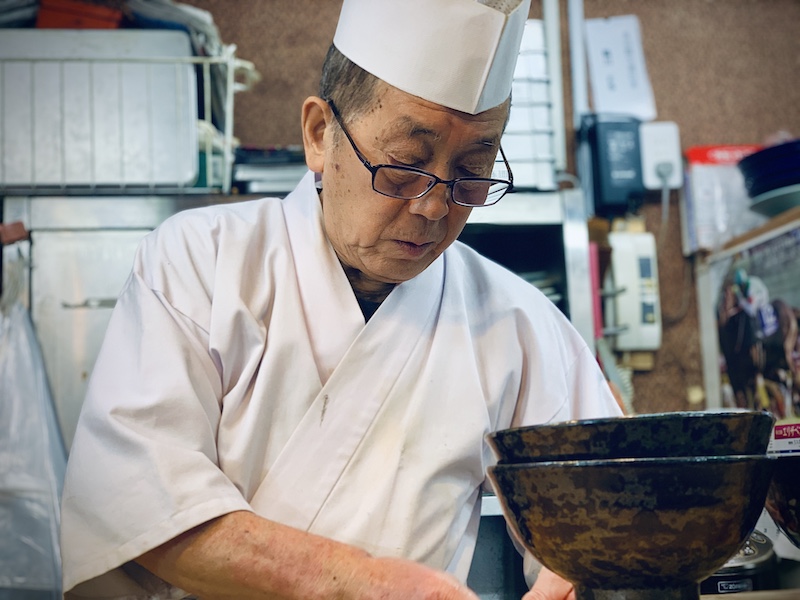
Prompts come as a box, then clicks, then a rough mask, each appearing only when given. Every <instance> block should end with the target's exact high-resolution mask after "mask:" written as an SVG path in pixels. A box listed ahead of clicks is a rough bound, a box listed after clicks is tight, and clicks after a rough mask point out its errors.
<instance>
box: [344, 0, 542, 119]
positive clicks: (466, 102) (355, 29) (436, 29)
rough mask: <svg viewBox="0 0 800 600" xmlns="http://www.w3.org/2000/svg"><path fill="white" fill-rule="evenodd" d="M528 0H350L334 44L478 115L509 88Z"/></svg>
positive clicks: (422, 93)
mask: <svg viewBox="0 0 800 600" xmlns="http://www.w3.org/2000/svg"><path fill="white" fill-rule="evenodd" d="M529 7H530V0H344V3H343V4H342V12H341V15H340V16H339V24H338V26H337V29H336V34H335V35H334V38H333V43H334V45H335V46H336V48H338V49H339V51H340V52H341V53H342V54H344V55H345V56H346V57H347V58H349V59H350V60H351V61H353V62H354V63H356V64H357V65H358V66H360V67H361V68H362V69H364V70H366V71H368V72H369V73H372V74H373V75H375V76H376V77H378V78H379V79H382V80H383V81H385V82H386V83H388V84H390V85H393V86H394V87H396V88H399V89H400V90H402V91H404V92H407V93H409V94H413V95H414V96H419V97H420V98H424V99H425V100H428V101H430V102H435V103H436V104H441V105H443V106H447V107H449V108H453V109H456V110H460V111H462V112H467V113H470V114H477V113H479V112H483V111H484V110H488V109H490V108H493V107H495V106H497V105H499V104H502V103H503V102H504V101H505V100H506V98H508V96H509V94H510V93H511V79H512V77H513V75H514V67H515V65H516V61H517V56H518V54H519V46H520V41H521V40H522V32H523V29H524V27H525V21H526V19H527V18H528V9H529Z"/></svg>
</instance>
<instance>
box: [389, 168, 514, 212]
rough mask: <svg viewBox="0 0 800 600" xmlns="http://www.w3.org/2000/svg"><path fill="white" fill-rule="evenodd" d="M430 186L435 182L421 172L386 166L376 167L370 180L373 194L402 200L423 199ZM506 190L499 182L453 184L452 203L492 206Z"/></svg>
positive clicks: (458, 182)
mask: <svg viewBox="0 0 800 600" xmlns="http://www.w3.org/2000/svg"><path fill="white" fill-rule="evenodd" d="M434 185H436V179H435V178H433V177H430V176H428V175H425V174H424V173H419V172H417V171H411V170H408V169H403V168H400V167H392V166H386V165H382V166H380V167H378V168H377V169H376V171H375V175H374V177H373V187H374V188H375V191H377V192H379V193H381V194H384V195H386V196H390V197H392V198H403V199H406V200H410V199H413V198H419V197H420V196H423V195H424V194H425V193H426V192H428V190H430V189H431V188H432V187H433V186H434ZM508 187H509V186H508V184H506V183H503V182H493V181H488V180H470V179H464V180H460V181H456V182H455V183H454V184H453V200H454V201H455V202H456V203H458V204H463V205H467V206H483V205H486V204H494V203H495V202H497V201H498V200H499V199H500V198H501V197H502V196H503V194H505V192H506V190H507V189H508Z"/></svg>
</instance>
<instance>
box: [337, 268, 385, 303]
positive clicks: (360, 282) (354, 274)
mask: <svg viewBox="0 0 800 600" xmlns="http://www.w3.org/2000/svg"><path fill="white" fill-rule="evenodd" d="M342 267H343V268H344V272H345V275H347V280H348V281H349V282H350V287H352V288H353V292H354V293H355V295H356V297H357V298H359V299H361V300H366V301H368V302H377V303H380V302H383V301H384V300H386V297H387V296H388V295H389V292H391V291H392V290H393V289H394V286H395V284H393V283H384V282H382V281H374V280H372V279H367V278H366V277H364V274H363V273H362V272H361V271H359V270H358V269H354V268H353V267H348V266H347V265H345V264H342Z"/></svg>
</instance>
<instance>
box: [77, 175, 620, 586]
mask: <svg viewBox="0 0 800 600" xmlns="http://www.w3.org/2000/svg"><path fill="white" fill-rule="evenodd" d="M610 414H619V409H618V407H617V404H616V403H615V401H614V398H613V396H612V395H611V393H610V390H609V388H608V386H607V384H606V381H605V379H604V377H603V375H602V373H601V370H600V369H599V367H598V365H597V363H596V361H595V358H594V356H593V354H592V352H591V351H590V349H589V348H588V347H587V345H586V344H585V343H584V341H583V339H582V338H581V337H580V335H579V334H578V333H577V332H576V331H575V329H573V327H572V326H571V325H570V323H569V321H568V320H567V319H566V318H565V317H564V315H563V314H562V313H561V312H560V311H559V310H558V309H557V308H556V307H555V306H554V305H553V304H552V303H551V302H550V301H549V300H548V299H547V298H546V297H545V296H544V295H543V294H542V293H541V292H540V291H538V290H537V289H536V288H534V287H533V286H532V285H530V284H528V283H527V282H525V281H523V280H522V279H520V278H518V277H517V276H516V275H514V274H512V273H511V272H510V271H508V270H506V269H504V268H502V267H500V266H498V265H497V264H495V263H493V262H491V261H489V260H487V259H486V258H484V257H482V256H480V255H479V254H478V253H476V252H475V251H474V250H472V249H470V248H469V247H467V246H465V245H464V244H462V243H460V242H456V243H454V244H453V245H452V246H451V247H450V248H449V249H447V250H446V251H445V252H444V253H443V254H442V256H440V257H439V258H438V259H437V260H436V261H434V262H433V264H431V266H430V267H429V268H428V269H426V270H425V271H424V272H423V273H421V274H420V275H419V276H417V277H415V278H414V279H412V280H410V281H407V282H404V283H401V284H399V285H397V286H396V287H395V289H394V290H393V291H392V292H391V294H390V295H389V297H388V298H387V299H386V300H385V301H384V302H383V304H382V305H381V306H380V307H379V308H378V310H377V312H376V313H375V314H374V316H373V317H372V318H370V319H369V321H368V322H366V323H365V320H364V316H363V315H362V312H361V310H360V309H359V305H358V303H357V301H356V298H355V296H354V294H353V291H352V289H351V287H350V285H349V283H348V280H347V277H346V276H345V273H344V271H343V269H342V267H341V265H340V263H339V261H338V260H337V257H336V254H335V253H334V251H333V249H332V247H331V245H330V244H329V242H328V240H327V239H326V236H325V234H324V232H323V227H322V211H321V207H320V201H319V197H318V193H317V190H316V188H315V185H314V174H313V173H308V174H307V175H306V177H305V178H304V179H303V180H302V182H301V183H300V184H299V186H298V188H297V189H296V190H295V191H294V192H293V193H292V194H290V195H289V196H287V197H286V198H285V199H277V198H270V199H263V200H256V201H247V202H241V203H235V204H227V205H219V206H212V207H207V208H202V209H197V210H189V211H185V212H182V213H179V214H177V215H175V216H173V217H172V218H170V219H168V220H167V221H165V222H164V223H163V224H162V225H161V226H160V227H159V228H158V229H156V230H155V231H154V232H152V233H151V234H149V235H148V236H147V237H146V238H145V239H144V240H143V242H142V244H141V246H140V248H139V250H138V252H137V255H136V259H135V263H134V266H133V272H132V274H131V275H130V278H129V279H128V281H127V282H126V284H125V287H124V289H123V290H122V292H121V295H120V297H119V299H118V302H117V305H116V307H115V309H114V312H113V314H112V317H111V321H110V324H109V327H108V331H107V334H106V338H105V341H104V343H103V346H102V349H101V351H100V354H99V357H98V359H97V362H96V365H95V369H94V372H93V374H92V380H91V383H90V387H89V393H88V395H87V398H86V401H85V404H84V406H83V410H82V413H81V417H80V421H79V424H78V428H77V432H76V435H75V438H74V441H73V445H72V447H71V451H70V457H69V466H68V472H67V477H66V483H65V486H64V493H63V499H62V555H63V571H64V589H65V591H66V592H67V597H73V598H88V597H93V598H94V597H109V598H110V597H114V598H118V597H127V598H152V597H160V598H168V597H180V596H181V594H182V593H181V591H180V590H176V589H175V588H171V587H170V586H168V585H166V584H164V583H163V582H162V581H161V580H159V579H157V578H156V577H154V576H152V575H151V574H149V573H148V572H146V571H144V569H142V568H141V567H138V566H137V565H135V564H134V563H131V561H132V560H133V559H134V558H136V557H138V556H140V555H141V554H143V553H144V552H147V551H148V550H151V549H153V548H154V547H156V546H158V545H160V544H162V543H164V542H166V541H168V540H170V539H172V538H174V537H175V536H177V535H178V534H180V533H182V532H185V531H187V530H188V529H190V528H192V527H194V526H196V525H199V524H201V523H203V522H206V521H208V520H210V519H213V518H215V517H218V516H221V515H223V514H226V513H229V512H232V511H236V510H248V511H255V512H256V513H257V514H259V515H262V516H264V517H266V518H268V519H273V520H275V521H279V522H281V523H284V524H287V525H291V526H293V527H296V528H299V529H302V530H304V531H309V532H313V533H315V534H319V535H323V536H327V537H330V538H333V539H336V540H340V541H342V542H346V543H349V544H353V545H356V546H359V547H361V548H363V549H365V550H367V551H369V552H371V553H374V554H376V555H381V556H402V557H406V558H410V559H413V560H416V561H420V562H422V563H425V564H427V565H430V566H432V567H436V568H439V569H446V570H449V571H450V572H452V573H454V574H455V575H456V576H458V577H460V578H461V579H462V580H464V579H466V576H467V572H468V570H469V567H470V562H471V558H472V553H473V549H474V545H475V539H476V535H477V529H478V524H479V517H480V496H481V490H482V487H483V486H484V483H485V482H486V467H487V466H488V465H490V464H492V463H493V462H494V458H493V456H492V454H491V451H490V450H489V448H488V446H487V444H486V442H485V439H484V436H485V435H486V434H487V433H489V432H491V431H493V430H497V429H502V428H507V427H510V426H516V425H522V424H535V423H545V422H552V421H559V420H566V419H573V418H589V417H596V416H605V415H610ZM76 586H77V587H76Z"/></svg>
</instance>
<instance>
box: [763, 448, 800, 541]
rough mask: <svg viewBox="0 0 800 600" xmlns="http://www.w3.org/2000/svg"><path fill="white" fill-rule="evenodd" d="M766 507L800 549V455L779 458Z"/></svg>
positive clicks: (777, 523) (776, 522)
mask: <svg viewBox="0 0 800 600" xmlns="http://www.w3.org/2000/svg"><path fill="white" fill-rule="evenodd" d="M775 460H776V463H777V464H776V465H775V474H774V475H773V476H772V483H771V484H770V486H769V493H768V494H767V503H766V504H765V505H764V507H765V508H766V509H767V512H768V513H769V515H770V516H771V517H772V520H773V521H775V524H776V525H777V526H778V527H779V528H780V530H781V531H783V533H784V534H786V537H788V538H789V539H790V540H791V541H792V543H793V544H794V545H795V546H797V547H798V548H800V455H794V456H778V457H777V458H776V459H775Z"/></svg>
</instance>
